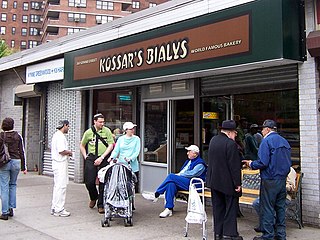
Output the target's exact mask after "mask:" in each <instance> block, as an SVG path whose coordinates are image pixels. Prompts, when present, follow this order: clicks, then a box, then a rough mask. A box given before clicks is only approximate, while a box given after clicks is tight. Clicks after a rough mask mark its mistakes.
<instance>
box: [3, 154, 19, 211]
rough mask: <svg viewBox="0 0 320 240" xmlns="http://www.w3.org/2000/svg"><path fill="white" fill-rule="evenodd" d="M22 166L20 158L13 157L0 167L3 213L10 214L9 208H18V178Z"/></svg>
mask: <svg viewBox="0 0 320 240" xmlns="http://www.w3.org/2000/svg"><path fill="white" fill-rule="evenodd" d="M20 167H21V160H20V159H11V161H10V162H8V163H7V164H6V165H5V166H3V167H2V168H0V190H1V202H2V215H8V214H9V209H13V208H16V204H17V197H16V190H17V179H18V175H19V172H20Z"/></svg>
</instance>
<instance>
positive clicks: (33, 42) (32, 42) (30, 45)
mask: <svg viewBox="0 0 320 240" xmlns="http://www.w3.org/2000/svg"><path fill="white" fill-rule="evenodd" d="M36 46H38V42H37V41H32V40H31V41H29V48H34V47H36Z"/></svg>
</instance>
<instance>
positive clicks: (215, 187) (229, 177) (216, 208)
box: [207, 120, 243, 240]
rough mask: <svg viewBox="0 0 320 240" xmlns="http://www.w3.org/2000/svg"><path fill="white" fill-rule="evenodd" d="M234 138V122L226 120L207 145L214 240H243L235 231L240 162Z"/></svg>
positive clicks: (208, 180) (239, 190) (239, 192)
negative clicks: (217, 133)
mask: <svg viewBox="0 0 320 240" xmlns="http://www.w3.org/2000/svg"><path fill="white" fill-rule="evenodd" d="M236 135H237V131H236V123H235V121H233V120H226V121H223V122H222V126H221V132H220V133H219V135H217V136H214V137H213V138H212V139H211V141H210V144H209V153H208V157H209V162H208V172H207V186H208V187H210V188H211V195H212V198H211V200H212V209H213V216H214V233H215V239H230V240H242V239H243V238H242V237H241V236H239V234H238V231H237V211H238V200H239V197H240V196H241V160H240V156H239V150H238V148H237V144H236V142H235V137H236Z"/></svg>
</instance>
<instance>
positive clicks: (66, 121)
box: [56, 120, 69, 129]
mask: <svg viewBox="0 0 320 240" xmlns="http://www.w3.org/2000/svg"><path fill="white" fill-rule="evenodd" d="M64 125H69V121H68V120H61V121H59V123H58V126H57V127H56V129H61V128H63V126H64Z"/></svg>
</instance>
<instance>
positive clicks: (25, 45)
mask: <svg viewBox="0 0 320 240" xmlns="http://www.w3.org/2000/svg"><path fill="white" fill-rule="evenodd" d="M20 48H21V49H27V42H26V41H21V42H20Z"/></svg>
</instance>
